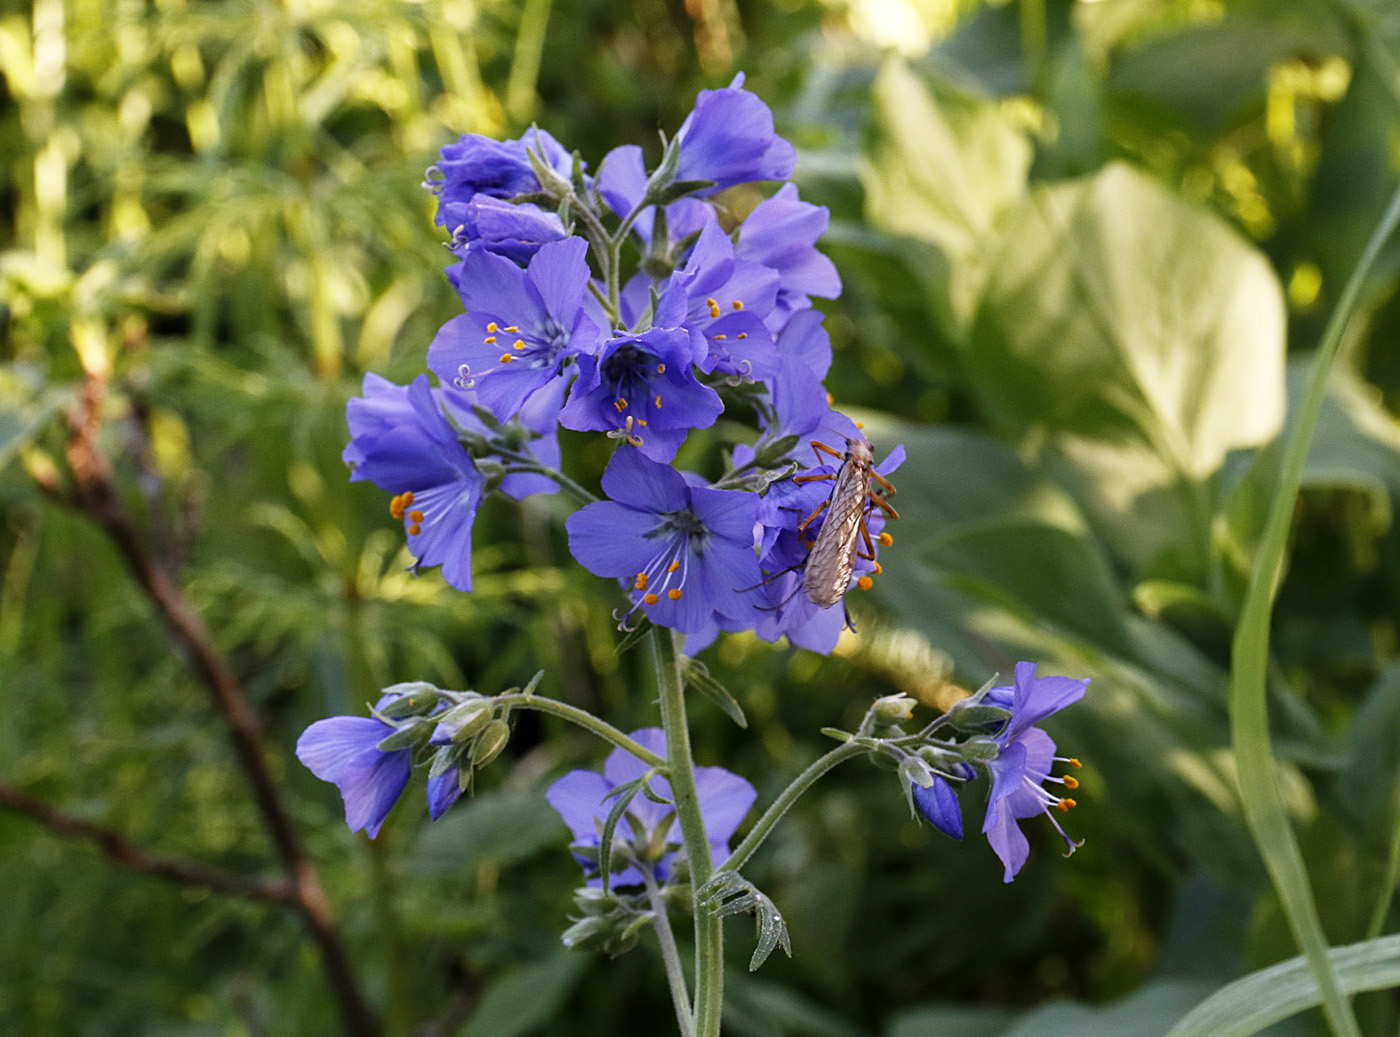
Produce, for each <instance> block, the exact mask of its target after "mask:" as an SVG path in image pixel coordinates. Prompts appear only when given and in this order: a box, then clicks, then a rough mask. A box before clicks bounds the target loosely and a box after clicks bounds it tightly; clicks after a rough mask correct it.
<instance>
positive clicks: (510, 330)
mask: <svg viewBox="0 0 1400 1037" xmlns="http://www.w3.org/2000/svg"><path fill="white" fill-rule="evenodd" d="M505 330H506V332H507V334H510V335H514V334H515V333H516V332H517V331H519V330H520V329H519V328H518V327H516V326H515V325H514V324H512V325H511V326H510V327H508V328H506V329H505Z"/></svg>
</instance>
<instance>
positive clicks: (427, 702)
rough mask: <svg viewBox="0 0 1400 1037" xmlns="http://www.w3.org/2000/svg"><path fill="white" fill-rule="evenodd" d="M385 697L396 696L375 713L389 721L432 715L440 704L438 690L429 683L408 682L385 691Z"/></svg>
mask: <svg viewBox="0 0 1400 1037" xmlns="http://www.w3.org/2000/svg"><path fill="white" fill-rule="evenodd" d="M384 694H385V695H393V696H395V697H394V698H393V699H391V700H390V701H388V702H385V703H384V705H382V706H380V707H378V708H377V709H376V710H375V712H376V713H378V714H379V715H380V716H382V717H385V718H386V719H389V720H397V719H398V718H399V717H410V716H422V715H424V714H427V713H431V712H432V711H433V709H434V708H436V706H437V704H438V690H437V688H435V687H433V685H431V684H429V683H428V682H427V681H407V682H405V683H403V684H392V685H390V686H389V687H387V688H385V689H384Z"/></svg>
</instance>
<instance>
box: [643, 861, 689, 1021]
mask: <svg viewBox="0 0 1400 1037" xmlns="http://www.w3.org/2000/svg"><path fill="white" fill-rule="evenodd" d="M640 871H641V873H642V880H643V881H644V882H645V883H646V886H647V899H648V900H649V901H651V925H652V928H653V929H655V930H656V942H657V944H659V945H660V947H661V960H662V962H664V963H665V965H666V983H667V985H668V986H670V988H671V1003H672V1005H674V1006H675V1009H676V1022H677V1024H679V1026H680V1030H681V1037H695V1019H694V1017H693V1016H692V1015H691V1012H690V991H689V990H687V989H686V985H685V972H684V971H683V970H682V969H681V952H680V949H679V948H678V947H677V946H676V937H675V934H674V933H672V932H671V919H670V918H669V917H668V916H667V914H666V899H665V898H664V897H663V896H662V895H661V890H660V889H658V888H657V885H656V878H655V877H654V876H653V875H652V872H651V868H649V867H647V868H641V869H640Z"/></svg>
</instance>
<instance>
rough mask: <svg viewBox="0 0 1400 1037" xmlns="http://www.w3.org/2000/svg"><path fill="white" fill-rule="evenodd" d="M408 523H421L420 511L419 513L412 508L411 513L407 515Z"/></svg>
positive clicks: (421, 515)
mask: <svg viewBox="0 0 1400 1037" xmlns="http://www.w3.org/2000/svg"><path fill="white" fill-rule="evenodd" d="M408 521H410V522H422V521H423V513H422V512H421V511H419V510H418V509H417V508H414V509H413V510H412V511H410V512H409V513H408Z"/></svg>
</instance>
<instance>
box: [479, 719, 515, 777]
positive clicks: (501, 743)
mask: <svg viewBox="0 0 1400 1037" xmlns="http://www.w3.org/2000/svg"><path fill="white" fill-rule="evenodd" d="M509 741H510V725H509V724H507V723H506V722H505V721H504V720H493V721H491V722H490V723H489V724H487V725H486V727H485V729H484V730H483V731H482V732H481V734H479V735H477V738H476V741H475V742H473V743H472V766H473V767H485V766H486V765H487V764H488V763H490V762H491V761H492V760H494V759H495V758H496V757H497V756H500V755H501V750H502V749H504V748H505V747H506V743H507V742H509Z"/></svg>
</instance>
